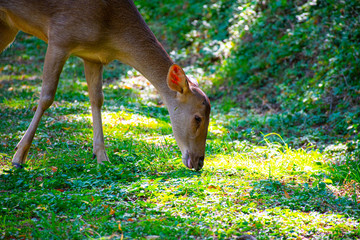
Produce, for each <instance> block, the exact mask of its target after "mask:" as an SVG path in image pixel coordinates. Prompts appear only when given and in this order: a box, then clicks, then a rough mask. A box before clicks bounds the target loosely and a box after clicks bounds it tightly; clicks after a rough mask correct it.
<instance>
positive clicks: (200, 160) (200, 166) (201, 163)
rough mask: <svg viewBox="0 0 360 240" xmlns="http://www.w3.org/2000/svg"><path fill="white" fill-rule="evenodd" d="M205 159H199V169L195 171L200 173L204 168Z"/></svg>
mask: <svg viewBox="0 0 360 240" xmlns="http://www.w3.org/2000/svg"><path fill="white" fill-rule="evenodd" d="M204 158H205V157H204V156H202V157H199V161H198V165H197V168H196V169H195V170H196V171H199V170H200V169H202V167H203V166H204Z"/></svg>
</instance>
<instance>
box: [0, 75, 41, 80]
mask: <svg viewBox="0 0 360 240" xmlns="http://www.w3.org/2000/svg"><path fill="white" fill-rule="evenodd" d="M37 79H41V77H40V76H38V75H29V74H20V75H6V74H2V75H0V81H10V80H37Z"/></svg>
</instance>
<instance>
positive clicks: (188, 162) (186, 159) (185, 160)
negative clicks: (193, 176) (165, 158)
mask: <svg viewBox="0 0 360 240" xmlns="http://www.w3.org/2000/svg"><path fill="white" fill-rule="evenodd" d="M182 161H183V163H184V165H185V166H186V167H188V168H189V169H193V168H194V167H193V166H192V165H191V158H190V154H189V152H186V154H185V156H184V157H183V159H182Z"/></svg>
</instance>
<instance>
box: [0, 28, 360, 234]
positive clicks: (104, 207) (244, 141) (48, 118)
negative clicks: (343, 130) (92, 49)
mask: <svg viewBox="0 0 360 240" xmlns="http://www.w3.org/2000/svg"><path fill="white" fill-rule="evenodd" d="M18 42H19V43H15V44H13V45H12V46H11V47H10V49H8V50H7V51H6V52H4V53H2V56H1V62H0V64H1V65H0V119H1V120H0V122H1V125H0V202H1V206H0V239H32V238H35V239H88V238H90V239H91V238H96V239H234V238H236V237H240V236H242V235H252V236H254V237H256V238H257V239H358V238H360V204H359V203H360V192H359V189H360V187H359V182H358V181H357V180H356V179H357V177H359V172H360V171H359V167H358V165H352V166H349V165H342V163H343V162H344V161H347V160H346V159H347V158H348V156H347V155H346V151H345V150H346V147H345V143H344V141H342V139H341V137H339V139H335V140H334V139H333V140H332V141H331V142H329V141H328V140H327V141H321V138H319V142H314V141H307V140H306V136H304V137H303V139H297V140H298V141H295V140H296V139H295V140H294V139H291V141H289V139H283V138H282V137H281V136H280V135H279V134H278V133H272V132H270V133H263V134H261V133H258V132H256V125H255V126H253V128H241V126H237V125H239V124H240V123H241V122H242V121H244V119H246V118H248V117H251V116H252V117H253V118H255V117H256V118H257V119H259V121H261V120H263V121H265V120H266V114H255V113H254V112H253V113H251V112H249V111H245V110H243V109H240V108H236V106H235V107H233V108H232V110H231V111H228V112H227V113H226V114H224V113H223V111H222V109H220V108H218V107H217V102H216V101H213V102H212V115H211V122H210V128H209V136H208V141H207V147H206V161H205V166H204V168H203V169H202V170H201V171H198V172H195V171H192V170H189V169H187V168H186V167H185V166H184V165H183V164H182V162H181V156H180V151H179V150H178V148H177V145H176V142H175V140H174V138H173V136H172V130H171V125H170V119H169V117H168V113H167V110H166V109H165V107H164V106H163V105H162V103H161V101H160V99H159V97H158V95H157V94H156V92H155V91H154V89H153V88H152V86H151V85H150V84H149V83H148V82H147V81H146V80H144V79H143V78H142V77H141V76H138V75H137V74H136V73H134V72H132V71H131V70H129V69H127V68H124V67H123V66H121V65H120V64H119V63H113V64H111V65H109V66H107V67H106V69H105V71H106V73H104V74H105V76H104V79H105V84H104V93H105V105H104V108H103V123H104V134H105V141H106V147H107V153H108V156H109V158H110V159H111V163H109V164H105V165H97V164H96V160H93V159H92V126H91V125H92V124H91V114H90V103H89V101H88V94H87V87H86V81H85V79H84V76H83V73H82V72H83V69H82V67H81V62H80V61H79V60H77V59H76V58H71V59H69V61H68V62H67V63H66V66H65V68H64V71H63V73H62V76H61V80H60V83H59V88H58V92H57V95H56V99H55V103H54V104H53V106H52V107H51V108H50V109H49V110H48V111H47V112H46V114H45V116H44V117H43V119H42V122H41V123H40V126H39V128H38V131H37V134H36V136H35V139H34V142H33V144H32V147H31V149H30V153H29V156H28V161H27V163H26V168H25V169H13V168H12V167H11V158H12V155H13V154H14V148H15V146H16V144H17V143H18V141H19V140H20V139H21V137H22V135H23V134H24V133H25V131H26V129H27V127H28V125H29V123H30V121H31V119H32V116H33V114H34V110H35V109H36V103H37V99H38V97H39V93H40V87H41V80H40V79H41V69H42V61H43V56H44V51H45V48H44V44H42V43H41V42H40V41H38V40H35V39H34V38H31V37H27V36H25V35H21V36H20V39H19V40H18ZM25 48H26V49H27V51H25ZM118 69H121V70H122V71H128V72H127V74H126V75H127V77H126V78H124V79H121V80H119V79H117V77H118V76H119V74H117V71H119V70H118ZM124 69H125V70H124ZM278 125H281V122H280V123H278ZM234 126H235V127H234ZM254 129H255V130H254ZM299 131H301V130H299ZM234 136H236V137H234ZM356 166H357V167H356ZM354 174H355V175H354ZM339 176H343V177H339ZM344 176H345V177H344ZM339 179H341V181H340V180H339Z"/></svg>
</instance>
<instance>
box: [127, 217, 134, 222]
mask: <svg viewBox="0 0 360 240" xmlns="http://www.w3.org/2000/svg"><path fill="white" fill-rule="evenodd" d="M127 221H128V222H134V221H135V220H134V219H132V218H129V219H128V220H127Z"/></svg>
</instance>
